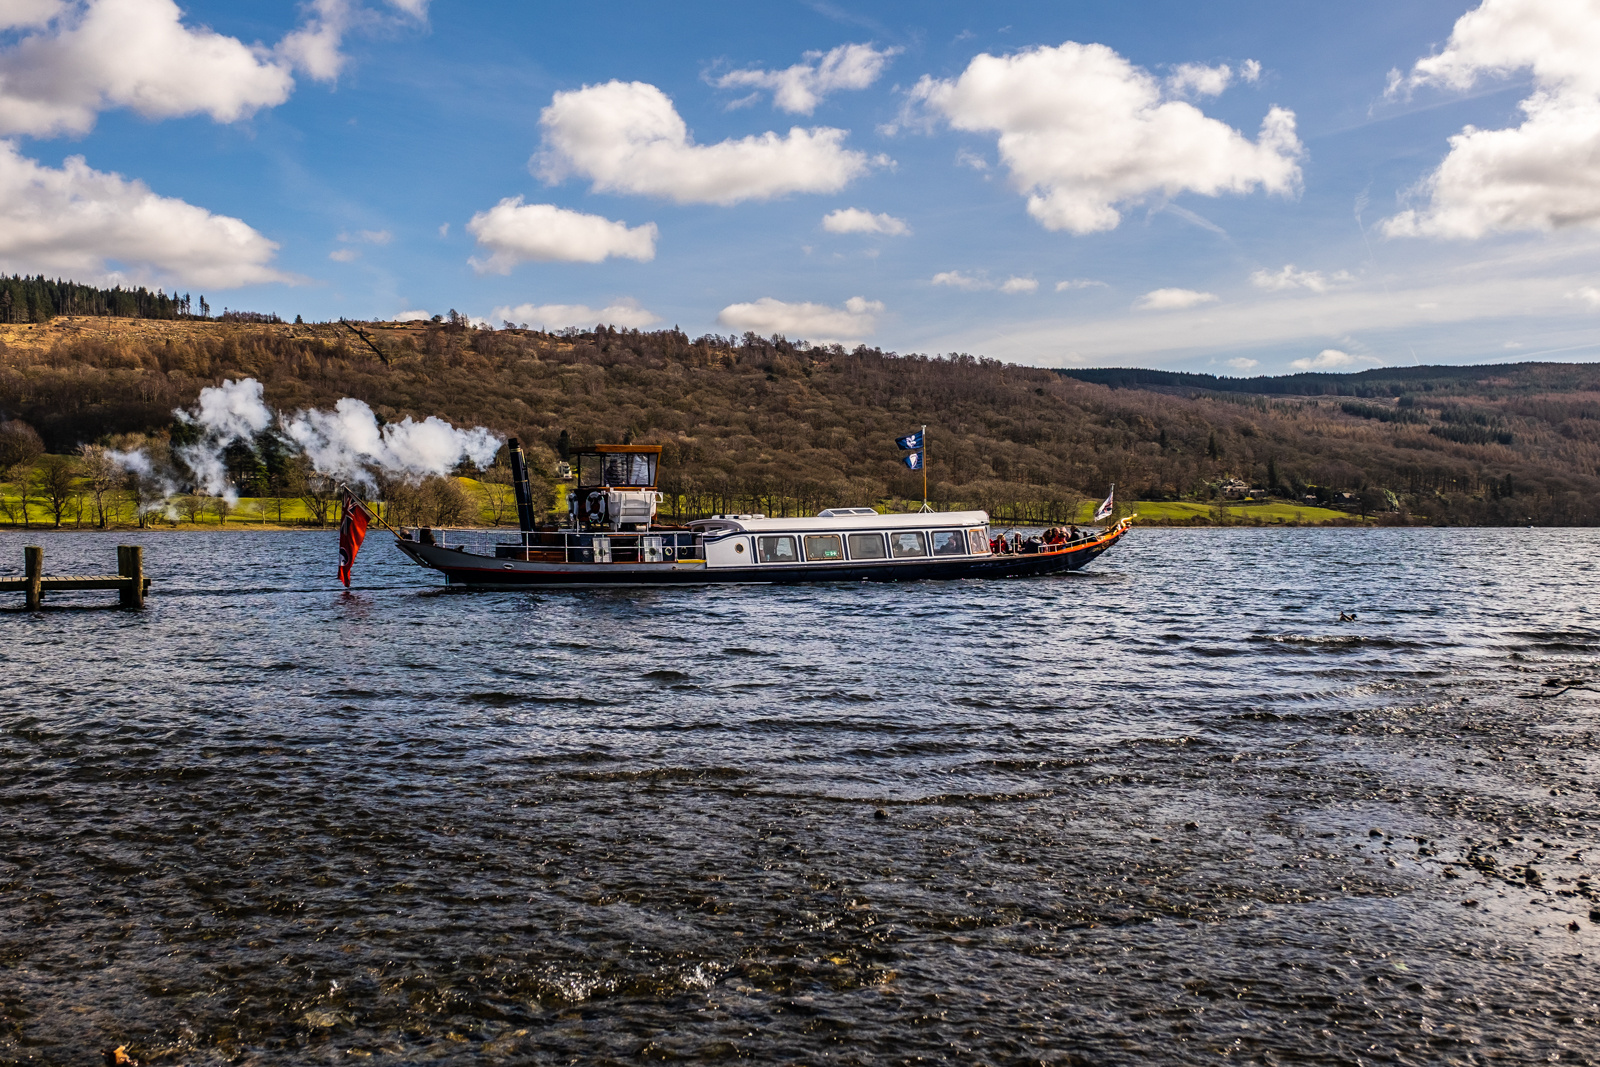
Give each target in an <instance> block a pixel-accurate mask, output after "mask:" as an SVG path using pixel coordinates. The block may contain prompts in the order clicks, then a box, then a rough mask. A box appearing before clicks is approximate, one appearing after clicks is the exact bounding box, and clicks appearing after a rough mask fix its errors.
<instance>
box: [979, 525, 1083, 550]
mask: <svg viewBox="0 0 1600 1067" xmlns="http://www.w3.org/2000/svg"><path fill="white" fill-rule="evenodd" d="M1083 540H1084V534H1083V531H1082V530H1080V529H1078V527H1077V526H1076V525H1073V526H1067V527H1061V526H1052V527H1050V529H1048V530H1046V531H1045V532H1044V533H1042V534H1036V535H1034V536H1032V537H1023V536H1022V535H1021V534H1020V533H1018V532H1017V531H1015V530H1012V531H1011V536H1010V537H1007V536H1006V535H1005V534H1000V535H998V536H996V537H994V538H993V539H991V540H990V541H989V551H990V552H992V553H994V554H995V555H997V556H1010V555H1028V554H1031V553H1035V552H1053V551H1055V550H1056V549H1058V548H1063V547H1065V546H1067V545H1075V544H1077V543H1079V542H1080V541H1083Z"/></svg>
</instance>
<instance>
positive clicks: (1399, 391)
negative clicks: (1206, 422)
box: [1057, 363, 1600, 397]
mask: <svg viewBox="0 0 1600 1067" xmlns="http://www.w3.org/2000/svg"><path fill="white" fill-rule="evenodd" d="M1057 373H1059V374H1060V375H1061V376H1062V377H1065V378H1072V379H1075V380H1076V381H1080V382H1090V383H1092V384H1094V385H1104V386H1109V387H1110V388H1112V389H1149V390H1153V391H1158V392H1166V391H1171V390H1191V391H1192V390H1195V389H1202V390H1206V391H1208V392H1216V393H1250V394H1254V395H1259V396H1358V397H1383V396H1406V395H1409V394H1411V393H1417V392H1427V393H1431V392H1447V393H1455V392H1471V393H1476V392H1481V391H1482V390H1483V388H1484V383H1486V382H1487V383H1491V384H1492V385H1493V386H1495V387H1498V388H1499V389H1501V390H1506V389H1511V390H1514V391H1535V390H1544V389H1560V390H1573V389H1581V390H1590V389H1600V364H1591V363H1488V364H1481V365H1476V366H1466V367H1451V366H1423V367H1378V368H1374V369H1372V370H1363V371H1353V372H1350V373H1346V374H1336V373H1330V372H1327V371H1321V372H1319V371H1302V372H1301V373H1299V374H1277V375H1261V376H1258V377H1254V378H1227V377H1220V376H1218V375H1215V374H1195V373H1192V372H1189V371H1170V370H1147V369H1145V368H1142V367H1094V368H1089V369H1076V368H1064V369H1061V370H1058V371H1057Z"/></svg>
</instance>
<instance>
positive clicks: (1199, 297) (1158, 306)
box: [1133, 289, 1217, 311]
mask: <svg viewBox="0 0 1600 1067" xmlns="http://www.w3.org/2000/svg"><path fill="white" fill-rule="evenodd" d="M1216 299H1217V294H1216V293H1199V292H1196V291H1195V290H1193V289H1152V290H1150V291H1149V292H1148V293H1146V294H1144V295H1143V296H1141V297H1140V298H1139V299H1138V300H1135V301H1134V302H1133V306H1134V308H1135V309H1136V310H1139V311H1182V310H1184V309H1185V308H1192V307H1198V306H1199V305H1201V304H1209V303H1211V302H1212V301H1214V300H1216Z"/></svg>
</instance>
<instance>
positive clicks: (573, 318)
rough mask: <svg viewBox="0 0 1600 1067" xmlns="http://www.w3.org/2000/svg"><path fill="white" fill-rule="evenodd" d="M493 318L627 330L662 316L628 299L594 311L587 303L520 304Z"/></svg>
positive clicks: (539, 324)
mask: <svg viewBox="0 0 1600 1067" xmlns="http://www.w3.org/2000/svg"><path fill="white" fill-rule="evenodd" d="M493 317H494V318H496V319H499V320H500V321H501V322H525V323H527V324H528V325H529V326H533V327H535V328H538V329H552V330H559V329H562V328H563V327H566V326H583V327H589V326H596V325H599V324H600V323H605V324H606V325H608V326H621V327H622V328H624V329H633V330H642V329H644V328H645V327H646V326H654V325H655V324H656V323H658V322H660V321H661V316H659V315H657V314H655V313H654V312H652V311H646V310H645V309H644V308H642V307H640V306H639V302H638V301H637V300H633V299H631V298H625V299H622V300H617V301H614V302H612V303H610V304H607V305H606V306H605V307H603V308H592V307H589V306H588V305H587V304H518V305H517V306H516V307H497V308H495V309H494V315H493Z"/></svg>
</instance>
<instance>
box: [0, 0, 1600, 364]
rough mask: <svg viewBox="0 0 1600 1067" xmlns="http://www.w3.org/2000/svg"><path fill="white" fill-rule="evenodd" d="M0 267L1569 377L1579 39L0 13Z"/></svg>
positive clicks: (737, 18)
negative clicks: (1559, 372)
mask: <svg viewBox="0 0 1600 1067" xmlns="http://www.w3.org/2000/svg"><path fill="white" fill-rule="evenodd" d="M0 26H3V27H4V28H0V269H3V270H5V271H7V272H13V271H20V272H25V273H39V272H43V273H46V274H50V275H53V276H54V275H60V276H63V277H75V278H77V279H78V280H83V281H93V280H106V279H112V280H120V281H129V282H139V283H145V284H158V285H163V286H165V287H166V288H168V289H169V290H170V289H171V288H173V287H177V288H179V289H181V290H183V291H187V292H191V293H194V294H196V295H198V294H199V293H202V292H203V293H204V294H205V295H206V297H207V299H208V301H209V302H210V303H211V304H212V306H213V307H215V308H218V309H220V308H222V307H223V306H228V307H236V308H245V309H252V310H263V311H277V312H279V313H280V314H283V315H285V316H286V317H289V316H293V315H295V314H302V315H304V316H306V317H307V318H308V319H312V318H315V319H324V318H335V317H339V316H349V317H352V318H391V317H395V316H398V315H402V314H406V313H411V314H417V313H421V312H426V313H429V314H434V313H444V312H445V311H447V310H448V309H451V308H455V309H459V310H460V311H462V312H463V313H466V314H468V315H471V316H473V317H475V318H482V319H486V320H488V321H490V322H492V323H494V324H495V325H497V326H498V325H499V324H500V323H501V322H502V321H503V320H507V319H509V320H510V321H513V322H519V323H520V322H527V323H529V324H530V325H533V326H546V327H549V328H556V327H560V326H566V325H575V324H581V325H592V324H593V323H594V322H595V321H596V320H597V319H602V320H605V321H616V322H618V323H619V324H621V325H639V326H648V325H662V326H671V325H679V326H681V327H682V328H683V329H685V330H686V331H688V332H689V333H690V334H691V335H698V334H700V333H703V332H708V331H714V332H719V333H723V334H728V333H739V332H743V331H744V330H745V329H755V330H756V331H757V332H760V333H763V334H768V333H772V332H783V333H785V334H787V335H788V336H790V337H803V338H807V339H810V340H813V341H818V342H821V341H841V342H845V343H854V342H857V341H865V342H868V343H870V344H874V345H880V346H882V347H884V348H886V349H893V350H898V351H902V352H908V351H922V352H930V353H943V352H949V351H966V352H971V353H974V354H979V355H988V356H995V357H998V358H1002V359H1006V360H1010V361H1014V362H1019V363H1027V364H1034V365H1043V366H1069V365H1071V366H1154V367H1167V368H1174V369H1186V370H1201V371H1211V372H1214V373H1225V374H1260V373H1280V372H1286V371H1290V370H1294V369H1307V368H1314V369H1331V370H1359V369H1362V368H1364V367H1371V366H1378V365H1403V364H1412V363H1417V362H1428V363H1483V362H1504V361H1516V360H1522V359H1556V360H1590V359H1594V358H1596V357H1600V239H1597V233H1596V229H1597V223H1600V73H1590V71H1589V68H1590V67H1597V66H1600V64H1595V63H1594V60H1593V57H1594V56H1595V55H1597V54H1600V2H1596V0H1589V2H1575V0H1484V2H1483V3H1481V4H1470V3H1469V4H1463V3H1459V2H1457V3H1439V2H1431V0H1417V2H1408V3H1405V4H1394V3H1392V2H1389V3H1365V2H1352V3H1345V4H1341V5H1324V4H1316V5H1313V4H1282V3H1277V4H1267V3H1208V4H1203V5H1200V4H1193V3H1134V4H1126V3H1124V4H1110V3H1106V4H1081V3H1080V4H1066V3H1061V4H1002V3H987V4H982V5H977V4H936V3H919V4H895V5H886V4H847V3H838V4H834V3H815V4H803V3H794V4H779V3H774V4H765V5H745V4H709V3H708V4H693V5H661V4H653V3H652V4H646V3H639V4H612V5H605V6H600V5H595V6H589V5H567V6H558V5H534V4H526V3H503V4H502V3H488V2H484V3H471V4H468V3H451V2H445V0H431V2H430V0H317V2H316V3H312V4H300V5H296V4H289V3H268V2H239V0H235V2H229V3H221V2H193V3H187V4H183V5H174V4H172V3H171V2H170V0H0Z"/></svg>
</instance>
